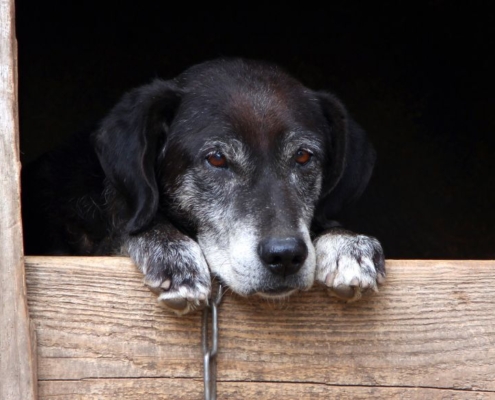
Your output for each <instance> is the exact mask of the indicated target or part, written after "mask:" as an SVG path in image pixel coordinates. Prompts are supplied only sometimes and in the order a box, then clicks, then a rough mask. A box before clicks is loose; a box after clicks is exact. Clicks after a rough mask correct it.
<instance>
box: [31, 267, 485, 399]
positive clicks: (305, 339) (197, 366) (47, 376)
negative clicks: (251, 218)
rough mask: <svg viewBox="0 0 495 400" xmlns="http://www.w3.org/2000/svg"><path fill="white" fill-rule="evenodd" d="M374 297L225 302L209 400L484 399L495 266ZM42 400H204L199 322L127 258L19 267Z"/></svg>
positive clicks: (395, 280) (428, 272)
mask: <svg viewBox="0 0 495 400" xmlns="http://www.w3.org/2000/svg"><path fill="white" fill-rule="evenodd" d="M387 265H388V270H389V276H388V281H387V283H386V284H385V286H383V287H382V289H381V291H380V293H379V294H377V295H371V296H369V297H366V298H365V299H362V300H361V301H359V302H357V303H351V304H346V303H342V302H340V301H338V300H335V299H333V298H330V297H328V296H327V293H326V292H325V290H323V289H322V288H314V289H313V290H311V291H309V292H305V293H299V294H296V295H294V296H292V297H291V298H289V299H288V300H285V301H280V302H267V301H265V300H261V299H256V298H249V299H242V298H239V297H237V296H234V295H232V294H231V293H228V294H227V295H226V297H225V299H224V301H223V302H222V305H221V307H220V313H219V323H220V344H219V346H220V349H219V356H218V357H219V358H218V381H219V384H218V390H219V396H220V398H229V399H244V398H263V399H272V398H273V399H276V398H277V399H278V398H281V397H284V398H287V399H300V398H342V399H372V398H377V399H396V398H411V399H415V398H417V399H425V398H428V399H437V398H438V399H440V398H442V399H443V398H449V399H457V398H458V399H461V398H462V399H474V398H476V399H494V398H495V379H494V377H495V296H493V293H492V292H493V289H492V288H493V287H494V285H495V261H389V262H388V264H387ZM26 272H27V284H28V300H29V307H30V312H31V317H32V319H33V321H34V323H35V326H36V331H37V337H38V365H39V371H38V373H39V387H40V399H55V398H56V399H57V400H63V399H67V400H69V399H70V400H73V399H95V398H97V399H113V398H125V399H141V398H143V397H146V395H147V396H148V397H149V396H151V397H152V398H154V399H167V398H170V399H193V398H201V393H202V381H201V379H202V355H201V346H200V319H201V318H200V313H199V312H198V313H195V314H192V315H188V316H185V317H182V318H179V317H175V316H174V315H172V314H170V313H169V312H168V311H166V310H164V309H162V308H161V307H160V306H159V305H157V303H156V301H155V297H154V296H153V295H152V294H151V293H149V292H148V290H147V289H146V288H145V287H144V286H143V284H142V278H141V276H140V274H139V272H137V270H136V268H135V267H134V266H133V265H132V263H131V262H130V261H129V260H128V259H127V258H121V257H111V258H110V257H108V258H96V257H94V258H69V257H51V258H49V257H26Z"/></svg>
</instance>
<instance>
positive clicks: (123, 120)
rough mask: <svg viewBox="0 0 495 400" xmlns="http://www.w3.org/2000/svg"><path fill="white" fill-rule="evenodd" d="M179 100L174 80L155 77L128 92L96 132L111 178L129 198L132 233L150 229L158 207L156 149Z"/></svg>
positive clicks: (96, 143)
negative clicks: (146, 228)
mask: <svg viewBox="0 0 495 400" xmlns="http://www.w3.org/2000/svg"><path fill="white" fill-rule="evenodd" d="M179 102H180V90H179V89H178V88H177V86H176V85H175V83H174V82H173V81H162V80H155V81H153V82H152V83H150V84H148V85H145V86H141V87H139V88H137V89H134V90H132V91H130V92H129V93H127V94H125V95H124V96H123V97H122V99H121V100H120V102H119V103H118V104H117V105H116V106H115V107H114V108H113V109H112V111H111V112H110V114H109V115H108V116H107V117H106V118H105V119H103V121H102V123H101V125H100V127H99V129H98V130H97V131H96V132H95V133H94V134H93V138H92V139H93V145H94V147H95V150H96V153H97V155H98V158H99V160H100V163H101V166H102V168H103V171H104V172H105V175H106V178H107V179H108V180H109V181H110V183H111V184H112V185H113V186H114V187H115V188H116V190H117V191H118V192H119V194H120V195H122V196H123V198H124V199H125V202H126V205H127V215H125V219H126V220H127V222H126V230H127V232H129V233H131V234H132V233H137V232H139V231H140V230H141V229H143V228H145V227H146V225H147V224H148V223H149V222H150V221H151V219H152V218H153V217H154V216H155V214H156V211H157V209H158V200H159V193H158V186H157V182H156V178H155V163H156V159H157V155H158V154H157V152H158V148H159V147H161V146H162V145H163V144H164V143H165V140H166V134H167V130H168V127H169V126H170V123H171V121H172V118H173V115H174V112H175V110H176V108H177V106H178V104H179Z"/></svg>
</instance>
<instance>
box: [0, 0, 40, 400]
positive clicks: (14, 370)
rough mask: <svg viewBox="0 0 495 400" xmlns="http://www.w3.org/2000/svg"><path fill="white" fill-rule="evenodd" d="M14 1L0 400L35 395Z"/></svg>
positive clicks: (9, 27) (0, 235) (3, 190)
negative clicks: (22, 201) (24, 240)
mask: <svg viewBox="0 0 495 400" xmlns="http://www.w3.org/2000/svg"><path fill="white" fill-rule="evenodd" d="M14 25H15V19H14V1H13V0H0V399H1V400H31V399H34V398H35V397H36V393H35V391H36V387H37V386H36V366H35V364H34V362H35V357H34V356H33V354H34V353H33V349H32V347H33V345H34V339H33V338H32V337H31V332H30V326H29V318H28V317H29V315H28V310H27V302H26V286H25V281H24V262H23V248H22V228H21V227H22V223H21V204H20V179H19V175H20V174H19V173H20V159H19V136H18V133H19V129H18V120H17V46H16V39H15V32H14V30H15V29H14Z"/></svg>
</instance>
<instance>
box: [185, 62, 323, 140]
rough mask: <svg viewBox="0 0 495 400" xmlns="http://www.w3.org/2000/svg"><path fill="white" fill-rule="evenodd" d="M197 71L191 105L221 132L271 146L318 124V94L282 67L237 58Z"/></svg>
mask: <svg viewBox="0 0 495 400" xmlns="http://www.w3.org/2000/svg"><path fill="white" fill-rule="evenodd" d="M192 75H193V76H192V77H189V79H188V80H189V84H188V86H189V93H190V94H189V96H188V101H187V103H188V105H189V110H190V112H191V113H193V112H194V113H195V114H197V113H198V111H197V110H201V115H202V117H201V118H202V124H201V125H204V124H209V125H210V126H215V127H216V129H215V131H216V132H215V134H216V135H221V134H222V133H223V134H228V135H229V136H232V135H234V136H236V137H238V138H239V139H241V140H242V141H243V142H244V143H246V144H248V145H250V146H252V147H261V148H269V147H272V146H274V145H275V144H276V143H278V142H279V141H280V140H281V139H284V138H285V137H287V135H288V134H291V133H293V132H297V131H316V130H317V128H316V125H317V120H318V115H316V114H318V111H319V110H320V109H319V107H317V105H316V103H317V102H316V101H315V95H314V94H313V92H312V91H311V90H309V89H307V88H306V87H305V86H303V85H302V84H301V83H300V82H299V81H297V80H296V79H294V78H292V77H291V76H289V75H287V74H286V73H285V72H283V71H281V70H279V69H278V68H277V67H274V66H269V65H268V66H267V65H264V64H257V63H254V64H253V63H251V64H246V63H235V62H232V63H225V64H220V65H213V66H210V67H209V68H206V69H205V70H200V71H199V72H196V73H194V74H192Z"/></svg>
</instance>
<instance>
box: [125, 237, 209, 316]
mask: <svg viewBox="0 0 495 400" xmlns="http://www.w3.org/2000/svg"><path fill="white" fill-rule="evenodd" d="M127 248H128V252H129V255H130V256H131V258H132V259H133V260H134V262H135V263H136V264H137V266H138V267H139V268H140V269H141V271H142V272H143V273H144V276H145V277H144V283H145V285H146V286H148V288H149V289H150V290H151V291H153V292H154V293H156V294H157V295H158V300H159V301H160V302H161V304H163V305H164V306H166V307H167V308H170V309H172V310H173V311H174V312H175V313H176V314H178V315H184V314H187V313H188V312H190V311H193V310H195V309H198V308H202V307H204V306H205V305H206V304H207V302H208V297H209V296H210V292H211V278H210V272H209V269H208V265H207V263H206V259H205V257H204V255H203V252H202V251H201V249H200V247H199V245H198V244H197V243H196V242H195V241H193V240H192V239H190V238H187V237H183V238H181V239H180V240H177V241H165V242H162V241H149V240H146V238H145V237H140V238H136V239H134V240H130V241H129V242H128V246H127Z"/></svg>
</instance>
